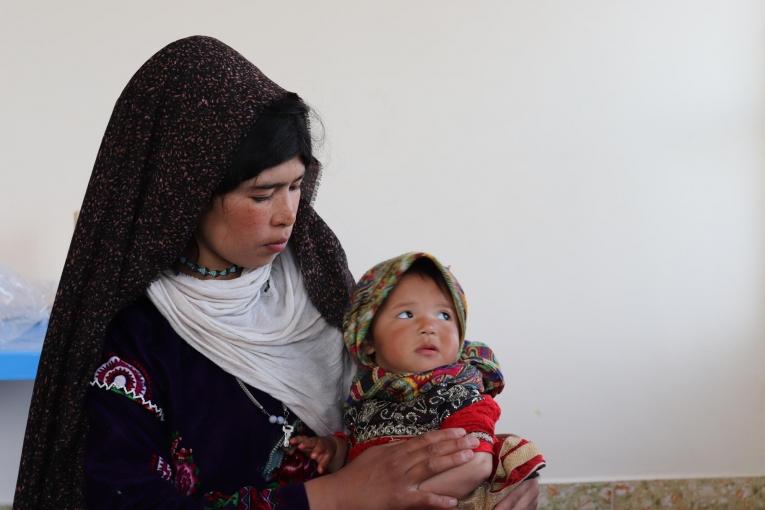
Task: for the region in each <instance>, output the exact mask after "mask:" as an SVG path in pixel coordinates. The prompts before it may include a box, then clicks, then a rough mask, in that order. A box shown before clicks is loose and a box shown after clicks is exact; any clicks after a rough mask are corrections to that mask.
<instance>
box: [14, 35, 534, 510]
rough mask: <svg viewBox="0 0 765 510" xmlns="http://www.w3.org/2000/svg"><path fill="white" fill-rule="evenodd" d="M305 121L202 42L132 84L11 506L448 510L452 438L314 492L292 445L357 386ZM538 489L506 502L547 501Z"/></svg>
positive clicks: (184, 46) (361, 467)
mask: <svg viewBox="0 0 765 510" xmlns="http://www.w3.org/2000/svg"><path fill="white" fill-rule="evenodd" d="M305 122H306V110H305V107H304V105H302V102H301V101H300V100H299V98H297V97H296V96H295V95H294V94H289V93H287V92H285V91H284V90H282V89H281V88H280V87H279V86H278V85H276V84H274V83H273V82H271V81H270V80H269V79H268V78H267V77H265V76H264V75H263V74H262V73H261V72H260V71H259V70H258V69H257V68H255V67H254V66H253V65H252V64H251V63H249V62H248V61H247V60H246V59H244V58H243V57H242V56H241V55H239V54H238V53H236V52H235V51H234V50H232V49H231V48H229V47H228V46H226V45H224V44H222V43H220V42H219V41H217V40H215V39H211V38H207V37H191V38H187V39H183V40H180V41H177V42H175V43H172V44H170V45H169V46H167V47H166V48H164V49H162V50H161V51H160V52H158V53H157V54H156V55H155V56H154V57H152V58H151V59H150V60H149V61H148V62H147V63H146V64H144V66H143V67H142V68H141V69H139V71H138V72H137V73H136V75H135V76H134V77H133V78H132V79H131V81H130V83H128V85H127V87H126V88H125V90H124V91H123V93H122V95H121V96H120V98H119V100H118V101H117V104H116V106H115V109H114V112H113V114H112V117H111V119H110V122H109V125H108V127H107V130H106V134H105V135H104V139H103V142H102V145H101V148H100V150H99V154H98V157H97V159H96V163H95V167H94V170H93V175H92V177H91V181H90V184H89V186H88V191H87V193H86V196H85V200H84V202H83V207H82V210H81V214H80V219H79V221H78V224H77V228H76V230H75V234H74V238H73V240H72V245H71V247H70V251H69V255H68V257H67V262H66V265H65V268H64V272H63V275H62V279H61V283H60V286H59V291H58V294H57V296H56V303H55V305H54V309H53V313H52V315H51V321H50V327H49V330H48V334H47V337H46V341H45V346H44V349H43V353H42V356H41V361H40V367H39V369H38V377H37V379H36V382H35V389H34V394H33V401H32V407H31V410H30V415H29V422H28V425H27V431H26V437H25V443H24V451H23V454H22V462H21V466H20V470H19V481H18V486H17V491H16V498H15V505H16V507H17V508H54V507H55V508H83V507H85V506H86V505H87V506H88V507H91V508H102V507H116V508H120V507H132V508H136V507H137V508H155V507H162V508H204V507H208V508H251V507H253V506H254V507H256V508H272V507H273V506H274V505H279V506H280V507H281V508H307V507H310V508H311V509H314V510H315V509H321V508H341V507H346V508H444V507H448V506H451V505H452V504H453V503H454V502H453V500H451V499H450V498H445V497H441V496H438V495H435V494H429V493H426V492H424V491H420V490H418V485H419V483H420V482H422V481H423V480H425V479H427V478H429V477H431V476H433V475H435V474H437V473H439V472H442V471H444V470H446V469H448V468H450V467H452V466H454V465H458V464H460V463H463V462H466V461H467V460H469V458H470V457H471V455H472V452H471V451H470V448H472V446H473V445H472V440H471V439H468V438H466V437H462V435H461V434H460V433H459V432H458V433H453V432H448V431H443V432H436V433H433V434H431V435H429V436H427V437H425V438H424V439H422V440H420V441H410V442H407V443H405V444H400V445H391V446H386V447H381V448H373V449H370V451H369V452H368V453H367V454H364V455H362V456H360V457H359V458H358V459H357V460H356V461H355V462H354V469H353V470H352V471H350V470H340V471H338V472H337V473H335V474H333V475H330V476H324V477H318V478H315V479H311V478H312V476H313V474H314V473H313V472H312V467H311V466H310V465H304V464H301V463H300V462H299V460H297V459H298V457H297V456H290V454H289V451H287V450H284V449H282V448H280V447H279V445H280V444H283V442H284V441H286V440H287V439H289V436H290V435H291V434H292V433H294V432H295V431H296V430H298V429H300V428H301V427H304V428H306V429H308V430H310V431H313V432H316V433H326V432H327V431H329V430H333V429H336V427H337V425H338V424H339V406H338V404H339V402H340V401H341V400H342V397H343V393H344V387H345V386H344V385H345V384H346V381H347V380H348V377H349V376H350V370H349V365H348V363H347V358H346V357H345V354H344V351H343V350H342V343H341V339H340V332H339V329H338V328H339V327H340V325H341V320H342V314H343V311H344V308H345V306H346V304H347V299H348V290H349V286H350V285H351V283H352V281H351V277H350V274H349V271H348V269H347V263H346V259H345V254H344V252H343V250H342V248H341V246H340V244H339V242H338V241H337V239H336V238H335V236H334V234H333V233H332V231H331V230H330V229H329V228H328V227H327V226H326V225H325V224H324V222H323V221H322V220H321V218H319V216H318V215H317V214H316V213H315V211H314V210H313V208H312V207H311V202H312V200H313V198H314V195H315V191H316V187H317V182H318V177H319V166H318V164H317V163H316V161H315V159H314V158H313V156H312V154H311V148H310V137H309V136H308V131H307V127H305ZM287 241H289V249H287ZM277 255H279V256H278V257H277ZM258 388H259V389H258ZM262 390H265V391H262ZM333 403H334V405H333ZM409 443H411V445H410V444H409ZM369 479H374V480H375V481H376V483H375V484H373V485H372V487H373V488H372V489H371V490H370V484H367V483H363V482H364V480H369ZM306 480H307V481H306ZM533 483H534V482H532V483H530V484H528V486H527V488H525V489H524V490H522V491H518V493H517V494H516V495H514V497H515V500H513V501H507V502H503V503H506V504H507V505H509V506H508V508H510V506H512V505H513V504H515V503H519V504H523V503H524V501H523V500H524V498H525V499H527V500H534V499H535V495H536V486H535V485H533ZM508 499H510V498H508ZM516 500H518V501H516Z"/></svg>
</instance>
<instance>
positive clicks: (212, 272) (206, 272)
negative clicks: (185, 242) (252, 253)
mask: <svg viewBox="0 0 765 510" xmlns="http://www.w3.org/2000/svg"><path fill="white" fill-rule="evenodd" d="M178 262H180V263H181V264H183V265H184V266H186V267H188V268H189V269H191V270H192V271H193V272H195V273H199V274H201V275H202V276H212V277H213V278H220V277H222V276H227V275H231V274H234V273H238V272H239V271H241V270H242V266H237V265H236V264H234V265H233V266H231V267H227V268H226V269H210V268H207V267H205V266H200V265H199V264H197V263H196V262H192V261H191V260H189V259H187V258H186V257H184V256H180V257H178Z"/></svg>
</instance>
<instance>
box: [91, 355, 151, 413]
mask: <svg viewBox="0 0 765 510" xmlns="http://www.w3.org/2000/svg"><path fill="white" fill-rule="evenodd" d="M146 381H147V378H146V376H145V375H144V374H143V372H141V370H139V369H138V368H137V367H136V366H134V365H131V364H130V363H128V362H127V361H124V360H122V359H120V358H119V356H112V357H110V358H109V359H108V360H107V361H106V363H104V364H103V365H101V366H100V367H98V369H97V370H96V373H95V375H94V376H93V380H92V381H91V382H90V385H91V386H94V387H96V388H101V389H102V390H107V391H112V392H114V393H117V394H119V395H123V396H125V397H127V398H129V399H130V400H133V401H134V402H138V403H139V404H140V405H141V406H142V407H143V408H144V409H146V410H147V411H149V412H151V413H153V414H154V415H155V416H157V418H159V419H160V420H161V421H165V413H164V411H162V409H161V408H160V407H159V406H157V405H156V404H155V403H154V402H152V401H151V391H150V390H149V385H148V384H147V382H146Z"/></svg>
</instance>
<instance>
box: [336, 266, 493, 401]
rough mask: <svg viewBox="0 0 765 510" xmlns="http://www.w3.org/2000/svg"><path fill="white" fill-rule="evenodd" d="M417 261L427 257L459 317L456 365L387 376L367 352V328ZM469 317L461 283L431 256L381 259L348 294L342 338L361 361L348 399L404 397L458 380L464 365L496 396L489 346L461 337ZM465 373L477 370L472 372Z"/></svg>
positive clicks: (369, 327) (369, 338)
mask: <svg viewBox="0 0 765 510" xmlns="http://www.w3.org/2000/svg"><path fill="white" fill-rule="evenodd" d="M419 259H427V260H429V261H430V262H432V263H433V265H434V266H435V268H436V269H437V270H438V272H439V273H440V274H441V276H442V277H443V280H444V282H445V283H446V286H447V288H448V289H449V294H450V296H451V299H452V302H453V303H454V311H455V313H456V315H457V325H458V330H459V340H460V346H459V351H458V352H459V360H458V362H457V363H456V364H455V365H450V366H447V367H440V368H438V369H436V370H433V371H430V372H428V373H425V374H423V373H418V374H391V373H387V372H386V371H385V370H384V369H382V368H380V367H379V366H377V365H376V364H375V362H374V360H373V359H372V358H371V357H370V355H369V354H367V353H366V352H365V351H366V349H365V347H366V346H367V345H368V344H369V343H370V342H371V341H372V340H371V335H370V329H371V327H372V322H373V320H374V316H375V314H376V313H377V310H379V309H380V307H381V306H382V305H383V303H384V302H385V299H386V298H387V297H388V295H389V294H390V293H391V291H392V290H393V288H394V287H395V286H396V285H397V284H398V282H399V281H400V280H401V278H402V277H403V275H404V274H405V273H406V272H407V270H409V268H411V267H412V265H413V264H414V263H415V262H416V261H417V260H419ZM466 318H467V300H466V298H465V293H464V292H463V290H462V287H461V286H460V284H459V282H457V279H456V278H455V277H454V275H453V274H452V273H451V271H449V269H448V268H447V267H445V266H444V265H443V264H441V263H440V262H439V261H438V259H436V258H435V257H434V256H433V255H430V254H429V253H424V252H409V253H404V254H403V255H399V256H398V257H394V258H392V259H388V260H385V261H383V262H381V263H379V264H377V265H376V266H374V267H373V268H372V269H370V270H369V271H367V272H366V273H364V275H363V276H362V277H361V279H360V280H359V283H358V284H357V285H356V288H355V289H354V291H353V295H352V296H351V307H350V309H349V310H348V312H347V313H346V315H345V322H344V326H343V339H344V340H345V345H346V347H347V348H348V351H349V352H350V354H351V357H352V358H354V360H356V362H357V363H358V364H359V365H360V367H359V373H358V374H357V376H356V379H355V380H354V384H353V387H352V388H351V395H350V397H349V400H350V401H354V400H355V401H358V400H361V399H365V398H370V397H372V396H374V397H377V398H386V399H389V400H407V399H409V398H411V397H413V396H416V395H417V394H419V393H420V392H421V391H423V390H424V391H427V388H428V387H430V386H432V385H433V384H439V383H440V382H441V381H442V380H444V379H452V380H454V378H457V379H461V378H463V377H468V378H469V379H472V378H473V377H472V376H468V374H467V373H466V371H465V370H464V367H465V365H469V366H472V367H474V368H475V369H477V370H478V371H479V373H480V376H479V381H478V383H479V384H481V380H480V379H482V386H483V388H482V391H483V392H486V393H490V394H491V395H496V394H497V393H499V392H500V391H502V388H503V387H504V381H503V378H502V373H501V372H500V369H499V363H498V362H497V359H496V358H495V357H494V353H493V352H492V350H491V349H490V348H489V347H488V346H487V345H485V344H482V343H480V342H469V341H466V340H465V327H466ZM469 372H472V373H475V371H474V370H470V371H469Z"/></svg>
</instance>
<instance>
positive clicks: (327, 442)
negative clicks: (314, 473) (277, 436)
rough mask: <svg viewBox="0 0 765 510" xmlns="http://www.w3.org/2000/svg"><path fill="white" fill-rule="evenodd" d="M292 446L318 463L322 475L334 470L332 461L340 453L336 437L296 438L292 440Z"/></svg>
mask: <svg viewBox="0 0 765 510" xmlns="http://www.w3.org/2000/svg"><path fill="white" fill-rule="evenodd" d="M290 444H291V445H293V446H296V447H297V449H298V450H300V451H301V452H303V453H304V454H305V455H307V456H309V457H310V458H311V459H313V460H314V461H316V465H317V466H318V469H319V473H320V474H323V473H326V472H327V470H333V469H332V467H334V466H333V465H332V464H333V462H332V461H333V460H334V459H335V456H336V454H337V453H338V452H337V441H335V438H334V437H315V436H314V437H308V436H295V437H293V438H292V439H290ZM335 464H336V463H335Z"/></svg>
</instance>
